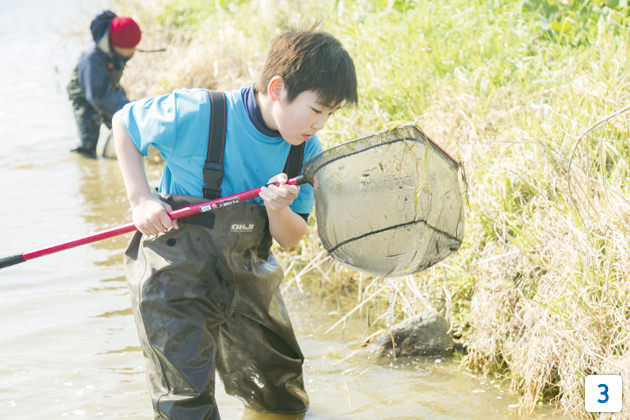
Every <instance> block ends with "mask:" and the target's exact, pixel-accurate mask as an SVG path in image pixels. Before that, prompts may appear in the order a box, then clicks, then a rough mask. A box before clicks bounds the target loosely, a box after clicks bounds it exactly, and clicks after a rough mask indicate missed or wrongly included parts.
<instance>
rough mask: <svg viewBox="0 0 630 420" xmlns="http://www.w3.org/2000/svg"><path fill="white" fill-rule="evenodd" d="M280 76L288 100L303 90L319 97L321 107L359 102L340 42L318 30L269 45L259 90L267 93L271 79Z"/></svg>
mask: <svg viewBox="0 0 630 420" xmlns="http://www.w3.org/2000/svg"><path fill="white" fill-rule="evenodd" d="M276 75H277V76H280V77H282V80H283V81H284V83H285V86H286V89H287V93H288V97H287V99H288V101H289V102H291V101H293V100H294V99H295V98H296V96H298V95H299V94H300V93H301V92H303V91H305V90H312V91H315V92H317V93H318V94H319V96H320V99H321V101H322V103H323V104H324V105H329V106H336V105H338V104H340V103H341V102H343V101H344V100H345V101H347V102H350V103H353V104H356V103H357V101H358V96H357V76H356V71H355V68H354V62H353V61H352V58H351V57H350V55H349V54H348V52H347V51H346V50H345V49H344V48H343V46H342V45H341V43H340V42H339V41H338V40H337V39H336V38H335V37H334V36H332V35H331V34H329V33H326V32H321V31H315V30H308V31H292V32H287V33H284V34H282V35H279V36H277V37H276V38H274V39H273V41H272V42H271V46H270V48H269V52H268V54H267V61H266V62H265V67H264V68H263V72H262V75H261V77H260V86H257V88H258V90H260V91H261V92H262V93H264V94H266V93H267V85H268V84H269V81H270V80H271V78H272V77H274V76H276Z"/></svg>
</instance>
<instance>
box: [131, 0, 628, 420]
mask: <svg viewBox="0 0 630 420" xmlns="http://www.w3.org/2000/svg"><path fill="white" fill-rule="evenodd" d="M307 3H308V4H307ZM311 3H312V4H311ZM119 10H121V11H124V12H125V13H131V14H133V15H135V16H136V17H137V18H138V19H139V20H140V22H141V23H142V26H143V28H144V32H145V37H144V39H143V43H142V44H141V47H142V48H145V49H151V48H160V47H166V51H165V52H163V53H153V54H137V57H136V58H134V60H132V61H131V62H130V65H129V71H127V72H126V73H125V78H124V79H123V83H124V84H125V86H127V88H128V91H129V93H130V94H131V96H132V97H140V96H148V95H154V94H158V93H164V92H168V91H170V90H172V89H173V88H176V87H192V86H196V87H205V88H211V89H228V88H237V87H241V86H244V85H248V84H251V83H252V82H253V81H254V80H255V78H256V76H257V74H258V71H259V70H260V68H261V66H262V64H263V60H264V57H265V52H266V46H267V44H268V42H269V40H270V39H271V38H272V37H273V36H274V35H276V34H278V33H280V32H281V31H282V30H284V29H286V28H290V27H292V28H295V27H298V28H308V27H310V26H311V25H313V24H319V25H320V28H322V29H324V30H327V31H329V32H331V33H333V34H334V35H335V36H337V37H338V38H339V39H340V40H341V41H342V42H343V44H344V45H345V46H346V48H347V49H348V50H349V51H350V53H351V55H352V56H353V58H354V60H355V64H356V67H357V70H358V77H359V89H360V91H359V92H360V103H359V105H358V107H356V108H345V109H342V110H341V111H340V112H338V113H337V114H336V115H335V117H334V118H332V119H331V121H330V123H329V126H328V127H327V128H326V130H325V132H323V133H321V136H320V137H321V138H322V140H323V143H324V147H330V146H332V145H334V144H337V143H340V142H343V141H347V140H350V139H353V138H355V137H358V136H363V135H367V134H372V133H374V132H377V131H379V130H382V129H384V128H389V127H392V126H396V125H399V124H401V123H409V122H412V123H415V124H417V125H419V126H420V127H422V128H423V130H424V131H425V132H426V133H427V134H428V135H429V136H430V137H431V138H432V139H433V140H434V141H436V142H437V143H438V144H440V145H441V146H442V147H443V148H444V149H445V150H447V151H449V153H450V154H451V155H452V156H453V157H455V158H456V159H457V160H459V161H460V162H461V163H462V165H463V167H464V169H465V178H466V180H467V183H466V184H462V185H463V186H466V187H467V188H465V194H466V198H467V202H468V207H467V219H466V234H465V242H464V244H463V246H462V248H461V249H460V250H459V252H457V253H456V254H455V255H453V256H451V257H449V258H448V259H447V260H445V261H444V262H442V263H441V264H439V265H437V266H435V267H433V268H431V269H429V270H427V271H425V272H423V273H420V274H417V275H413V276H408V277H404V278H399V279H380V278H371V277H369V276H365V275H362V274H359V273H356V272H353V271H351V270H348V269H346V268H344V267H341V266H339V265H338V264H336V263H334V262H333V261H331V260H330V258H329V257H328V256H327V255H326V253H325V252H324V251H323V249H322V247H321V245H320V244H319V240H318V237H317V233H316V230H315V229H316V227H315V225H314V220H313V219H314V218H312V220H311V230H310V233H309V237H308V238H307V239H306V240H304V241H303V242H302V244H301V245H300V247H299V248H298V249H293V250H289V251H282V250H278V253H279V254H280V255H281V257H282V261H283V264H284V265H285V268H286V271H287V279H286V284H285V287H299V288H301V289H306V290H309V291H315V292H317V293H333V292H334V293H337V294H339V295H341V294H342V293H341V292H343V293H345V295H346V296H350V297H351V298H352V299H355V300H356V308H355V309H356V310H357V311H361V312H362V313H363V314H365V319H366V322H369V323H370V324H371V326H372V328H373V329H374V331H376V330H378V329H380V328H386V327H388V326H389V325H392V324H393V323H395V322H398V321H401V320H403V319H405V318H407V317H410V316H412V315H415V314H416V313H419V312H422V311H423V310H425V309H427V308H434V309H436V310H438V311H441V312H442V313H443V314H445V316H446V317H447V319H448V320H449V321H450V322H451V325H452V331H453V334H454V336H455V337H456V338H458V339H459V340H460V341H461V342H462V343H464V344H465V346H466V347H467V349H468V351H467V354H466V355H464V356H463V357H462V359H461V363H462V366H464V367H466V368H469V369H472V370H475V371H481V372H484V373H485V374H487V375H493V376H500V377H503V378H507V379H509V380H510V382H511V385H512V387H513V389H514V390H516V391H518V392H519V393H520V395H521V396H522V397H521V408H522V410H523V411H524V412H527V411H530V410H532V409H533V408H535V407H536V406H537V404H540V403H542V402H552V403H557V404H558V405H559V406H561V407H562V408H563V409H564V410H566V412H567V413H570V414H571V415H572V416H574V417H576V418H590V417H589V415H588V413H586V412H585V411H584V409H583V407H584V401H583V395H584V389H583V383H584V382H583V381H584V377H585V376H586V375H589V374H596V373H615V374H621V375H623V377H624V378H625V379H624V386H625V387H626V388H625V389H624V395H626V396H628V395H630V387H629V386H628V385H629V383H630V381H627V379H628V378H629V377H630V357H629V356H628V354H630V337H629V334H630V327H629V325H628V318H629V316H630V281H629V280H630V279H629V278H628V277H629V275H628V273H629V272H630V227H629V226H630V223H629V222H630V182H629V181H630V143H629V142H628V133H629V132H630V130H629V129H630V127H629V124H628V113H627V111H628V110H629V108H628V107H629V106H630V71H628V69H629V68H630V57H629V53H630V49H629V47H630V46H629V39H630V37H629V35H630V28H629V26H628V22H629V18H628V15H629V9H628V7H627V2H625V1H614V0H609V1H603V0H596V1H591V2H581V1H577V0H566V1H560V0H524V1H517V2H513V1H508V0H493V1H480V0H476V1H475V0H473V1H471V0H432V1H422V0H417V1H413V0H372V1H368V0H356V1H348V0H346V1H344V0H322V1H319V2H299V1H295V0H277V1H266V0H257V1H254V0H233V1H229V0H217V1H215V2H212V6H208V2H204V1H201V0H169V1H166V0H164V1H159V0H153V1H151V2H139V1H138V2H132V3H128V2H121V5H120V9H119ZM375 205H378V203H375ZM337 328H342V324H340V326H338V327H337ZM624 406H625V407H626V408H625V409H624V412H623V413H622V415H623V416H625V417H624V418H627V417H628V416H630V408H628V407H630V404H624Z"/></svg>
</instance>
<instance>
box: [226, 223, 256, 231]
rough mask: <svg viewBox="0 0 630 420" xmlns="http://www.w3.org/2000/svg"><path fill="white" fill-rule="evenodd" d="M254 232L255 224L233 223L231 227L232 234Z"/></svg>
mask: <svg viewBox="0 0 630 420" xmlns="http://www.w3.org/2000/svg"><path fill="white" fill-rule="evenodd" d="M253 231H254V224H253V223H232V224H231V225H230V232H232V233H252V232H253Z"/></svg>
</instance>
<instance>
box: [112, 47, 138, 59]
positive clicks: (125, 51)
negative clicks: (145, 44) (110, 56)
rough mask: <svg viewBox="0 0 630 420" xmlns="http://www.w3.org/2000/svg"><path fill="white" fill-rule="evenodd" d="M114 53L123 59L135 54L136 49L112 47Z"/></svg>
mask: <svg viewBox="0 0 630 420" xmlns="http://www.w3.org/2000/svg"><path fill="white" fill-rule="evenodd" d="M114 51H116V52H117V53H118V54H119V55H121V56H123V57H125V58H130V57H131V56H132V55H133V53H135V52H136V47H133V48H122V47H116V46H114Z"/></svg>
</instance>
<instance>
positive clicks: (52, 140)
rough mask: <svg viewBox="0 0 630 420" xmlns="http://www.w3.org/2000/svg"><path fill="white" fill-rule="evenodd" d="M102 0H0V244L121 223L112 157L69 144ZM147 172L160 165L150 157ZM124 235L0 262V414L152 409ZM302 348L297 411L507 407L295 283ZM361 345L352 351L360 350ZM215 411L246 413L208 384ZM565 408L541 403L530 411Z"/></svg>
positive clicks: (407, 412) (122, 207)
mask: <svg viewBox="0 0 630 420" xmlns="http://www.w3.org/2000/svg"><path fill="white" fill-rule="evenodd" d="M106 6H107V2H105V1H98V0H90V1H85V0H20V1H14V0H0V57H2V60H3V63H2V65H1V66H0V92H1V97H2V100H1V101H0V138H1V143H0V144H2V148H3V149H2V153H1V154H0V191H2V193H1V194H2V197H1V199H0V220H2V223H1V224H0V238H1V239H2V240H1V241H0V256H2V257H4V256H8V255H13V254H16V253H23V252H28V251H33V250H35V249H39V248H43V247H46V246H49V245H52V244H54V243H58V242H65V241H69V240H72V239H74V238H77V237H81V236H84V235H87V234H89V233H92V232H95V231H97V230H100V229H103V228H106V227H110V226H115V225H118V224H122V223H125V222H127V221H128V220H129V210H128V205H127V201H126V199H125V193H124V188H123V184H122V179H121V177H120V174H119V171H118V166H117V163H116V161H114V160H108V159H100V160H98V161H92V160H87V159H83V158H81V157H79V156H76V155H74V154H71V153H69V152H68V151H69V149H70V148H72V147H74V146H75V144H76V142H77V139H76V128H75V124H74V121H73V117H72V112H71V108H70V105H69V103H68V101H67V99H66V95H65V90H64V88H65V84H66V82H67V81H68V78H69V76H70V72H71V70H72V68H73V66H74V64H75V60H76V58H77V56H78V53H79V51H80V50H81V49H82V47H83V46H84V44H85V43H86V42H87V41H88V39H89V33H88V26H89V21H90V19H91V17H92V16H93V15H94V14H95V13H96V12H97V11H99V10H101V9H102V8H104V7H106ZM151 172H152V174H153V175H155V172H156V169H155V168H153V169H152V170H151ZM128 238H129V236H128V235H125V236H121V237H117V238H114V239H110V240H106V241H102V242H99V243H95V244H91V245H85V246H82V247H79V248H75V249H72V250H68V251H64V252H60V253H57V254H54V255H50V256H46V257H42V258H38V259H35V260H32V261H28V262H26V263H23V264H20V265H17V266H14V267H10V268H6V269H3V270H1V271H0V331H1V334H0V418H1V419H3V420H29V419H38V420H39V419H60V418H70V419H74V418H76V419H111V420H115V419H116V420H117V419H150V418H152V411H151V406H150V400H149V396H148V393H147V390H146V384H145V378H144V371H143V361H142V356H141V352H140V348H139V346H138V339H137V336H136V330H135V326H134V324H133V320H132V318H131V310H130V306H129V297H128V294H127V288H126V284H125V281H124V278H123V272H122V267H121V260H122V251H123V249H124V247H125V246H126V243H127V240H128ZM287 301H288V306H289V307H290V309H291V313H292V314H293V319H294V324H295V328H296V332H297V334H298V337H299V339H300V342H301V345H302V348H303V351H304V353H305V355H306V358H307V360H306V364H305V379H306V386H307V389H308V391H309V394H310V397H311V409H310V411H309V412H308V414H307V416H306V419H311V420H315V419H319V420H324V419H326V420H329V419H429V418H430V419H449V420H451V419H453V420H454V419H486V420H492V419H512V418H516V417H517V416H516V413H515V411H514V409H513V406H514V405H515V404H516V403H517V397H516V396H515V395H513V394H511V393H509V392H508V391H507V390H506V389H505V388H504V387H501V386H499V385H497V384H493V383H491V382H489V381H488V380H486V379H484V378H479V377H474V376H472V375H470V374H467V373H465V372H462V371H460V370H458V369H457V368H456V366H455V365H454V364H453V363H452V362H449V361H447V360H444V361H439V360H434V359H428V360H421V361H415V362H409V361H400V360H399V361H396V362H376V361H374V360H372V359H371V358H370V357H369V356H368V355H367V354H365V353H363V352H356V351H357V348H358V347H359V344H360V340H361V338H362V337H363V336H364V335H363V334H364V331H363V330H362V326H361V324H360V323H359V322H358V321H356V320H355V321H354V322H355V324H352V325H350V326H347V327H346V329H345V330H335V331H334V332H333V333H330V334H325V333H324V332H325V330H326V329H327V328H328V327H329V326H330V325H332V324H333V323H334V322H335V321H337V320H338V319H339V318H340V317H341V316H343V314H344V313H345V312H346V311H347V310H349V309H350V308H339V307H337V305H336V303H334V302H321V301H320V300H316V299H313V298H308V297H306V296H303V295H300V294H299V292H297V291H295V290H291V291H290V293H289V294H288V296H287ZM355 352H356V353H355ZM217 399H218V402H219V406H220V407H221V413H222V416H223V418H224V419H228V420H229V419H241V418H248V419H256V420H262V419H269V418H273V417H269V416H260V415H252V414H251V413H244V412H243V408H242V406H241V404H240V402H239V401H237V400H236V399H234V398H232V397H229V396H227V395H225V394H224V393H223V392H222V391H221V387H220V386H219V392H218V395H217ZM550 417H553V418H560V416H559V415H553V414H552V413H551V412H550V411H549V410H543V411H540V412H537V413H536V414H535V415H534V416H531V417H530V416H528V418H535V419H542V418H550Z"/></svg>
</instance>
